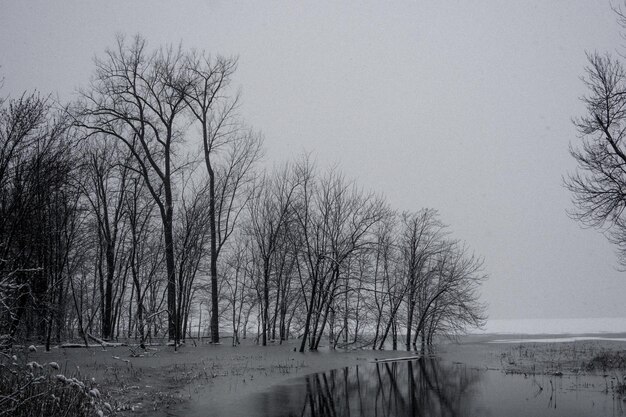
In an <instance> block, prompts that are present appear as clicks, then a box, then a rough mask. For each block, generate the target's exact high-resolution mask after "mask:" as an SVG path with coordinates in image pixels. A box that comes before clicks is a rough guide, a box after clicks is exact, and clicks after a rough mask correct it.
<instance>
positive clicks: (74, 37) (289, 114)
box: [0, 0, 626, 318]
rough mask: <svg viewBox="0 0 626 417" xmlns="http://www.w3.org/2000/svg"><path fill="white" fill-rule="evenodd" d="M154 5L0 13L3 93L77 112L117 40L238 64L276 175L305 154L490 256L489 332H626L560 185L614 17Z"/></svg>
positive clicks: (622, 284)
mask: <svg viewBox="0 0 626 417" xmlns="http://www.w3.org/2000/svg"><path fill="white" fill-rule="evenodd" d="M154 3H157V2H147V1H106V2H103V1H99V2H89V1H82V0H81V1H78V0H76V1H63V2H58V1H31V0H29V1H21V2H20V1H9V0H0V66H1V68H0V75H2V76H4V78H5V81H4V91H3V94H7V93H11V94H18V93H19V92H21V91H23V90H26V89H29V90H30V89H34V88H37V89H39V90H40V91H42V92H45V93H48V92H54V93H58V94H59V95H60V96H61V97H62V98H70V97H71V93H72V91H73V90H74V89H75V88H76V87H78V86H80V85H84V84H85V83H86V82H87V81H88V79H89V76H90V74H91V72H92V70H93V64H92V58H93V57H94V56H95V55H96V54H102V52H103V51H104V49H105V48H106V47H107V46H110V45H113V43H114V36H115V33H117V32H121V33H125V34H128V35H134V34H136V33H140V34H142V35H143V36H145V37H146V38H147V39H148V40H149V42H150V45H152V46H155V47H156V46H158V45H160V44H165V43H172V42H173V43H178V42H179V41H182V42H183V45H184V46H185V47H189V48H192V47H193V48H197V49H204V50H207V51H210V52H212V53H219V54H223V55H238V56H239V69H238V71H237V73H236V76H235V83H236V84H237V85H239V86H240V87H241V91H242V98H243V115H244V117H245V118H246V120H247V121H248V122H249V123H250V124H251V125H253V126H254V127H255V128H256V129H258V130H261V131H262V132H263V133H264V135H265V137H266V147H267V155H268V159H270V160H282V159H285V158H288V157H291V156H293V155H295V154H299V153H300V152H302V151H303V150H310V151H313V152H314V153H315V155H316V156H317V159H318V161H319V163H320V164H321V165H325V164H329V163H339V164H340V165H341V166H342V167H343V169H344V171H345V172H346V174H347V175H348V176H351V177H354V178H356V179H357V180H358V181H359V183H360V184H362V185H363V186H364V187H365V188H371V189H372V190H375V191H380V192H383V193H384V194H385V195H386V196H387V198H388V200H389V202H390V203H391V205H392V206H393V207H395V208H397V209H401V210H404V209H407V210H417V209H419V208H421V207H433V208H436V209H439V211H440V213H441V215H442V219H443V220H444V221H445V222H447V223H448V224H450V226H451V228H452V230H453V232H454V235H455V236H457V237H459V238H462V239H464V240H466V241H468V243H469V244H470V245H471V246H472V247H473V248H474V249H475V250H476V252H477V253H479V254H482V255H483V256H484V257H485V260H486V267H487V272H488V273H489V274H490V276H491V278H490V281H489V282H487V283H486V284H485V285H484V288H483V299H484V301H486V302H487V303H488V304H489V313H490V316H491V317H492V318H523V317H527V318H542V317H546V318H570V317H571V318H577V317H613V316H626V311H625V309H624V305H623V299H624V290H625V289H626V273H621V272H618V271H616V269H615V265H616V262H615V257H614V252H613V247H612V246H611V245H609V244H608V243H607V242H606V241H605V239H604V238H603V237H602V236H601V235H600V234H599V233H598V232H596V231H594V230H583V229H581V228H580V227H579V226H578V224H576V223H575V222H574V221H572V220H570V219H569V218H568V217H567V215H566V210H567V209H568V208H570V207H571V206H570V196H569V194H568V192H567V191H566V190H565V189H563V187H562V181H561V177H562V175H564V174H565V173H566V172H567V171H568V170H572V169H573V167H574V164H573V160H572V158H571V157H570V156H569V154H568V144H569V143H570V142H576V140H577V137H576V131H575V129H574V127H573V126H572V123H571V118H572V117H573V116H576V115H580V114H582V112H583V110H584V109H583V106H582V104H581V103H580V102H579V100H578V98H579V97H580V96H581V95H583V94H584V93H585V91H584V88H583V85H582V82H581V81H580V78H579V77H580V75H582V73H583V67H584V65H585V51H593V50H599V51H616V50H617V48H619V47H620V38H619V27H618V26H617V24H616V22H615V16H614V15H613V13H612V11H611V10H610V4H609V2H608V1H588V0H579V1H532V2H531V1H522V2H509V1H497V2H496V1H480V2H478V1H448V2H439V1H431V2H426V1H414V2H395V1H394V2H391V1H384V2H383V1H380V2H351V1H342V2H338V1H337V2H328V3H326V2H306V3H305V2H295V1H285V2H256V3H252V2H231V1H223V2H221V1H206V0H197V1H182V2H176V4H177V6H176V7H174V6H172V5H173V4H174V2H159V4H154ZM442 3H443V4H442Z"/></svg>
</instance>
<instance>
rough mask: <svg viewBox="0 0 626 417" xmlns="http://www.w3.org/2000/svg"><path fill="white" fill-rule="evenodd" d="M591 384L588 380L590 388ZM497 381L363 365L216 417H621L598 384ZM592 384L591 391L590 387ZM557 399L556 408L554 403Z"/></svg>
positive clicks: (409, 364) (438, 363)
mask: <svg viewBox="0 0 626 417" xmlns="http://www.w3.org/2000/svg"><path fill="white" fill-rule="evenodd" d="M590 381H591V382H590ZM582 383H583V382H582V380H580V379H579V378H578V377H572V378H568V377H561V378H556V377H554V376H537V377H530V376H526V377H525V376H523V375H505V374H503V373H501V372H498V371H486V370H478V369H475V368H471V367H467V366H465V365H462V364H453V363H450V362H446V361H443V360H439V359H420V360H415V361H401V362H387V363H376V364H367V365H363V366H358V367H351V368H343V369H337V370H333V371H329V372H325V373H319V374H312V375H308V376H305V377H302V378H298V379H294V380H292V381H290V382H289V383H288V384H285V385H280V386H276V387H272V388H271V389H269V390H268V391H267V392H265V393H262V394H257V395H256V396H254V397H253V398H251V399H248V400H246V401H245V402H242V403H241V404H240V406H239V407H238V409H237V410H230V411H232V412H230V411H229V412H228V413H227V414H220V415H246V416H255V415H257V416H264V417H270V416H274V417H278V416H280V417H287V416H289V417H291V416H299V417H354V416H366V417H387V416H439V417H470V416H500V415H506V416H527V415H534V416H559V417H560V416H592V415H603V416H622V415H624V414H623V413H624V411H623V404H622V401H621V399H618V398H614V397H612V396H610V395H607V394H605V393H602V390H601V389H600V388H599V387H600V385H599V383H600V381H595V380H593V379H592V380H590V379H585V381H584V384H585V386H587V387H588V389H581V386H582ZM596 383H598V385H596ZM557 399H558V402H557Z"/></svg>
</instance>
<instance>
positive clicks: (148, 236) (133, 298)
mask: <svg viewBox="0 0 626 417" xmlns="http://www.w3.org/2000/svg"><path fill="white" fill-rule="evenodd" d="M236 64H237V62H236V60H235V59H233V58H227V57H220V56H215V57H214V56H210V55H207V54H203V53H197V52H193V51H187V50H184V49H182V48H173V47H163V48H159V49H156V50H151V49H148V47H147V45H146V42H145V41H144V40H143V39H142V38H141V37H135V38H134V39H132V40H130V41H128V40H125V39H124V38H123V37H120V38H118V40H117V43H116V45H115V46H114V47H113V48H111V49H110V50H107V51H106V53H105V54H104V55H103V56H101V57H100V58H98V59H97V60H96V61H95V70H94V73H93V77H92V81H91V83H90V84H89V85H88V86H86V87H85V88H84V89H82V90H80V91H79V92H78V94H77V98H76V100H75V101H73V102H71V103H66V104H64V105H60V104H59V103H56V102H54V101H53V100H51V99H49V98H46V97H42V96H40V95H39V94H37V93H24V94H23V95H22V96H20V97H6V98H4V99H1V101H0V108H1V110H0V296H1V297H0V299H1V303H0V335H2V336H1V337H2V342H3V343H4V345H5V346H10V345H11V344H14V343H16V342H23V341H39V342H42V343H45V344H46V346H47V347H48V348H49V347H50V345H51V344H52V343H58V342H61V341H65V340H72V339H82V340H83V341H84V342H85V343H87V341H88V338H89V337H93V338H96V339H100V338H101V339H104V340H116V339H127V338H128V339H135V340H137V341H138V343H142V344H143V343H145V341H146V340H147V339H149V338H154V337H168V338H169V339H170V340H172V341H174V342H176V343H178V342H180V341H184V340H185V339H189V338H190V337H196V336H202V335H205V334H207V333H208V334H210V337H211V340H212V341H213V342H219V340H220V331H221V330H227V331H228V332H229V333H232V334H233V335H234V338H233V342H234V343H237V342H238V341H239V339H240V338H242V337H246V336H247V332H250V331H252V332H254V334H255V336H257V337H258V341H259V343H262V344H263V345H265V344H266V343H267V342H268V340H270V339H273V340H280V341H282V340H286V339H288V338H293V337H296V336H297V337H301V338H302V339H301V347H300V348H301V350H304V349H306V348H309V349H317V348H318V346H319V345H320V343H323V344H325V343H327V342H328V343H330V345H331V346H333V347H335V346H347V345H350V344H361V345H369V346H372V347H374V348H382V347H383V345H385V343H386V342H388V341H391V342H392V343H393V348H394V349H395V348H396V347H397V343H398V340H399V339H400V338H401V337H404V344H405V345H406V348H407V349H410V348H417V346H421V347H422V348H423V347H424V346H426V345H428V344H430V343H432V340H433V336H435V335H437V334H441V333H445V334H454V333H457V332H461V331H463V330H464V329H465V328H466V327H467V326H477V325H480V324H481V323H482V322H483V320H484V311H483V306H482V305H481V304H480V302H479V294H478V292H477V291H478V289H479V286H480V283H481V281H482V280H483V279H485V275H484V272H483V270H482V259H481V258H479V257H476V256H475V255H474V254H473V253H472V252H471V251H470V250H469V249H468V248H467V246H466V245H465V244H464V243H462V242H460V241H458V240H456V239H454V238H453V237H451V233H450V231H449V229H448V228H447V227H446V226H445V225H444V224H443V223H442V221H441V220H440V218H439V216H438V214H437V212H436V211H435V210H432V209H421V210H416V211H413V212H403V213H398V212H396V211H394V210H393V209H392V208H390V207H389V206H388V204H387V203H386V201H385V200H384V199H383V198H382V197H381V196H379V195H376V194H373V193H370V192H366V191H364V190H363V189H362V188H361V187H360V186H358V185H357V184H356V183H354V182H353V181H351V180H348V179H346V178H345V177H344V175H343V174H342V173H341V172H340V171H339V170H338V169H320V168H319V167H317V166H316V164H315V163H314V162H313V161H312V158H310V157H309V156H307V155H304V156H300V157H298V158H296V159H294V160H291V161H288V162H285V163H283V164H280V165H277V166H276V167H274V168H272V169H263V168H262V166H261V164H260V161H261V158H262V156H263V145H262V137H261V135H260V134H259V133H257V132H255V131H254V130H252V129H251V128H250V127H248V126H247V125H246V124H245V122H244V121H243V120H242V118H241V115H240V112H239V97H238V96H237V94H234V93H233V92H232V91H231V90H232V89H231V88H230V82H231V79H232V76H233V74H234V72H235V70H236ZM251 329H252V330H251ZM325 337H328V339H327V338H325ZM323 340H324V342H322V341H323Z"/></svg>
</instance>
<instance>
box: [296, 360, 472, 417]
mask: <svg viewBox="0 0 626 417" xmlns="http://www.w3.org/2000/svg"><path fill="white" fill-rule="evenodd" d="M480 378H481V372H479V371H477V370H475V369H470V368H467V367H465V366H463V365H453V364H444V363H442V362H441V361H439V360H438V359H419V360H416V361H404V362H387V363H379V364H375V365H372V366H365V367H354V368H343V369H340V370H334V371H329V372H326V373H321V374H314V375H309V376H307V377H306V395H305V398H304V401H303V404H302V408H301V411H300V412H299V413H297V412H294V410H291V411H289V412H287V414H288V415H300V416H309V417H346V416H381V417H382V416H460V415H463V413H462V411H463V410H467V409H468V406H469V403H470V402H471V401H472V398H473V397H474V395H473V387H474V386H476V385H477V383H478V381H479V380H480Z"/></svg>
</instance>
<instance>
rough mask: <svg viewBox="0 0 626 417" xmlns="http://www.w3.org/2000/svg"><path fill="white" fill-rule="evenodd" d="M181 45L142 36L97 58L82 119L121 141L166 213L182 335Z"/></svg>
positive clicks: (176, 333) (170, 288) (171, 318)
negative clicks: (155, 43) (178, 221)
mask: <svg viewBox="0 0 626 417" xmlns="http://www.w3.org/2000/svg"><path fill="white" fill-rule="evenodd" d="M183 65H184V60H183V53H182V51H181V49H180V48H178V49H175V48H171V47H170V48H160V49H158V50H156V51H153V52H149V51H148V50H147V48H146V42H145V40H144V39H142V38H141V37H139V36H137V37H135V38H134V40H133V41H132V43H131V44H127V43H126V42H125V40H124V38H123V37H118V40H117V45H116V48H115V49H109V50H107V52H106V55H105V58H104V59H97V60H96V72H95V75H94V78H93V81H92V83H91V86H90V88H89V89H88V90H86V91H84V92H83V93H82V98H83V101H82V104H83V107H82V108H81V109H80V114H79V119H78V122H79V124H80V125H81V126H83V127H85V128H86V129H87V130H88V131H89V132H91V134H97V135H98V137H102V136H103V137H105V138H107V139H113V140H119V141H121V142H122V143H123V144H124V145H125V146H126V149H127V150H128V151H129V152H130V153H131V154H132V156H133V158H134V161H135V163H136V167H137V168H136V170H137V172H138V173H139V174H140V175H141V176H142V178H143V180H144V182H145V184H146V186H147V188H148V190H149V191H150V194H151V195H152V197H153V199H154V201H155V203H156V205H157V207H158V209H159V213H160V215H161V222H162V226H163V238H164V244H165V260H166V269H167V282H168V285H167V310H168V334H169V337H170V339H172V340H173V341H174V342H175V343H177V342H178V340H179V338H180V328H178V323H179V321H178V317H177V308H176V260H175V248H174V244H175V242H174V231H173V230H174V229H173V221H174V211H175V201H174V191H175V190H174V183H173V175H174V171H175V170H176V169H177V166H176V165H175V157H176V152H177V144H178V143H179V142H180V141H181V140H182V139H183V136H182V132H181V123H182V121H181V120H180V119H181V116H182V114H183V111H184V110H185V108H186V103H185V93H186V90H187V86H188V80H187V79H186V78H185V77H184V76H183V75H184V71H183Z"/></svg>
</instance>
